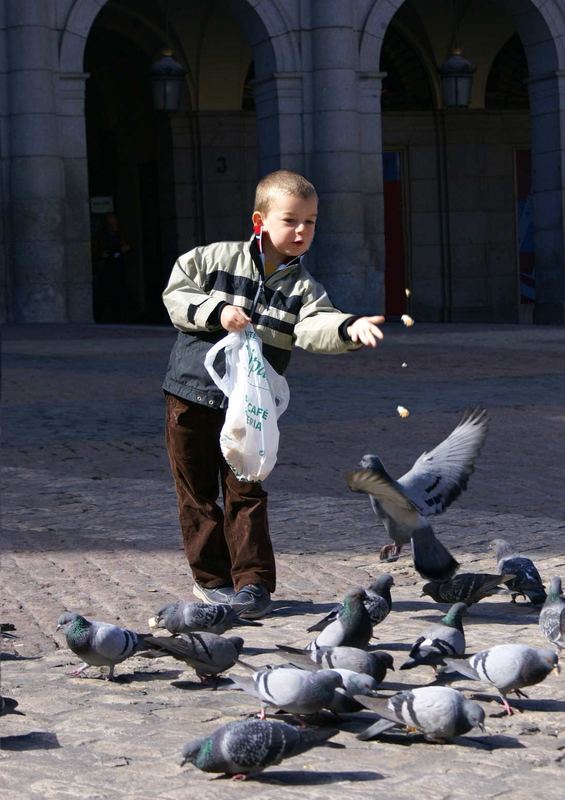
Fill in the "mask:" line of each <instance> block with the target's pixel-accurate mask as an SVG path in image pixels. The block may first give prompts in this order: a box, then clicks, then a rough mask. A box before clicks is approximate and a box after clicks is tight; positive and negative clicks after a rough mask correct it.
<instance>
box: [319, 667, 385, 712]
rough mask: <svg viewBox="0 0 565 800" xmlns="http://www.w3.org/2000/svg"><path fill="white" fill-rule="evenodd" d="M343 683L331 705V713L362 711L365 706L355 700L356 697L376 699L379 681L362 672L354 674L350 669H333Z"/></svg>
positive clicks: (336, 691)
mask: <svg viewBox="0 0 565 800" xmlns="http://www.w3.org/2000/svg"><path fill="white" fill-rule="evenodd" d="M331 672H337V673H338V675H340V676H341V679H342V681H343V685H342V686H338V687H337V688H336V690H335V694H334V697H333V700H332V702H331V703H330V705H329V709H330V711H333V712H334V713H336V714H346V713H347V714H351V713H353V712H355V711H362V710H363V708H364V706H362V705H361V703H359V702H358V701H357V700H355V699H354V698H355V695H356V694H357V695H364V696H367V697H374V696H375V695H376V694H377V691H376V690H377V687H378V685H379V684H378V683H377V681H376V680H375V679H374V678H373V677H371V675H366V674H364V673H362V672H353V671H352V670H350V669H333V670H331Z"/></svg>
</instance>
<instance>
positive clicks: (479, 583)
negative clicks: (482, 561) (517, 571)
mask: <svg viewBox="0 0 565 800" xmlns="http://www.w3.org/2000/svg"><path fill="white" fill-rule="evenodd" d="M513 577H514V575H488V574H484V573H482V572H462V573H460V574H459V575H456V576H455V577H454V578H452V579H451V580H450V581H442V582H438V581H430V582H429V583H425V584H424V586H423V587H422V594H427V595H428V596H429V597H431V598H432V599H433V600H435V601H436V603H461V602H462V603H465V604H466V605H467V606H471V605H473V603H478V602H479V600H482V599H483V597H486V596H487V595H490V594H497V591H496V589H497V587H498V586H500V585H501V584H503V583H507V582H508V581H510V580H512V578H513Z"/></svg>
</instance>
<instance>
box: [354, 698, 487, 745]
mask: <svg viewBox="0 0 565 800" xmlns="http://www.w3.org/2000/svg"><path fill="white" fill-rule="evenodd" d="M356 699H357V700H358V701H359V702H360V703H361V704H362V705H364V706H365V707H366V708H370V709H371V710H372V711H376V712H377V714H379V715H380V716H381V717H382V719H380V720H378V721H377V722H375V723H374V724H373V725H371V726H370V727H369V728H367V730H365V731H363V733H360V734H359V735H358V737H357V738H358V739H364V740H365V739H372V738H373V737H374V736H378V735H379V734H381V733H384V732H385V731H387V730H390V729H391V728H395V727H404V728H407V729H408V730H410V729H416V730H418V731H421V732H422V733H423V734H424V737H425V738H426V739H427V740H428V741H430V742H444V741H446V740H448V739H453V737H454V736H460V735H461V734H463V733H467V731H470V730H471V729H472V728H475V727H478V728H480V729H481V730H484V719H485V712H484V710H483V708H482V707H481V706H480V705H479V704H478V703H477V702H475V701H474V700H467V698H466V697H465V696H464V695H463V694H462V693H461V692H458V691H457V690H456V689H450V688H449V687H447V686H422V687H420V688H418V689H409V690H407V691H404V692H399V693H398V694H395V695H393V696H392V697H391V698H389V700H388V701H386V700H382V699H379V700H378V699H376V698H370V697H363V696H359V697H357V698H356Z"/></svg>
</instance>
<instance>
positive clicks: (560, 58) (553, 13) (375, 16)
mask: <svg viewBox="0 0 565 800" xmlns="http://www.w3.org/2000/svg"><path fill="white" fill-rule="evenodd" d="M404 2H405V0H387V2H386V3H382V2H380V0H376V1H375V3H374V4H373V6H372V8H371V10H370V12H369V13H368V15H367V18H366V20H365V23H364V25H363V29H362V31H361V37H360V43H359V68H360V70H362V71H367V72H369V71H378V66H379V58H380V51H381V47H382V42H383V39H384V35H385V33H386V30H387V28H388V26H389V24H390V22H391V20H392V18H393V17H394V15H395V14H396V12H397V11H398V9H399V8H400V6H402V5H403V3H404ZM500 5H501V6H502V8H503V9H505V10H506V12H507V13H508V14H509V15H510V16H511V17H512V19H513V21H514V24H515V26H516V30H517V32H518V34H519V35H520V39H521V40H522V43H523V44H524V47H525V48H526V52H527V53H528V63H529V67H530V72H531V73H532V74H537V73H541V72H547V71H549V70H551V69H553V70H557V69H564V68H565V41H563V37H561V36H560V30H563V26H564V25H565V9H563V8H562V7H560V3H559V2H558V0H503V2H502V3H501V4H500ZM548 43H551V47H550V48H548V47H547V45H548Z"/></svg>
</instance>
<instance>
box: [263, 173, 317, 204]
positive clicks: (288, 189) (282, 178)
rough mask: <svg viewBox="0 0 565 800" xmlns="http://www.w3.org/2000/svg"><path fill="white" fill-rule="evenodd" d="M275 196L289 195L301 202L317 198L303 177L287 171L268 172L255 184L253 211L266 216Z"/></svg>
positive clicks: (314, 190)
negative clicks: (298, 198) (299, 198)
mask: <svg viewBox="0 0 565 800" xmlns="http://www.w3.org/2000/svg"><path fill="white" fill-rule="evenodd" d="M277 194H290V195H292V196H293V197H301V198H302V199H303V200H307V199H308V198H309V197H316V196H317V192H316V189H315V188H314V185H313V184H312V183H310V181H309V180H306V178H305V177H304V176H302V175H299V174H298V172H291V171H290V170H288V169H277V170H276V171H275V172H269V174H268V175H265V177H264V178H261V180H260V181H259V183H258V184H257V188H256V190H255V209H254V210H255V211H260V212H261V213H262V214H266V213H267V211H268V210H269V208H270V207H271V202H272V200H273V198H274V197H275V195H277Z"/></svg>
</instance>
